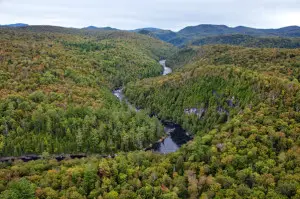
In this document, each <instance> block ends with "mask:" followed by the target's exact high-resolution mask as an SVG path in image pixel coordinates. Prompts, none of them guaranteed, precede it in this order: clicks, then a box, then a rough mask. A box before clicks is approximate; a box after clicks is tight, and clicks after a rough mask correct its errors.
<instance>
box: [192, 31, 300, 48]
mask: <svg viewBox="0 0 300 199" xmlns="http://www.w3.org/2000/svg"><path fill="white" fill-rule="evenodd" d="M212 44H228V45H236V46H245V47H255V48H299V47H300V39H298V38H283V37H253V36H250V35H242V34H233V35H220V36H214V37H205V38H202V39H196V40H194V41H193V42H192V45H199V46H202V45H212Z"/></svg>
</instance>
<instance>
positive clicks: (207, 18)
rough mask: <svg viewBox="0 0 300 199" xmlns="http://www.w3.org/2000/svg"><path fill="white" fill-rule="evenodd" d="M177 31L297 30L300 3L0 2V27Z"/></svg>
mask: <svg viewBox="0 0 300 199" xmlns="http://www.w3.org/2000/svg"><path fill="white" fill-rule="evenodd" d="M12 23H27V24H30V25H57V26H64V27H75V28H82V27H86V26H90V25H93V26H97V27H106V26H110V27H114V28H119V29H124V30H129V29H136V28H143V27H157V28H163V29H170V30H174V31H177V30H180V29H182V28H184V27H186V26H192V25H198V24H224V25H228V26H230V27H235V26H239V25H243V26H249V27H255V28H279V27H284V26H290V25H300V0H247V1H245V0H105V1H104V0H0V24H12Z"/></svg>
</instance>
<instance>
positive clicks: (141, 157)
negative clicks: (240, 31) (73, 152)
mask: <svg viewBox="0 0 300 199" xmlns="http://www.w3.org/2000/svg"><path fill="white" fill-rule="evenodd" d="M213 48H215V52H218V50H217V49H218V48H220V49H221V50H220V51H221V52H222V48H221V46H219V47H216V46H215V47H213ZM224 48H229V47H224ZM246 50H248V49H246ZM250 50H252V49H250ZM265 51H267V52H269V55H268V56H266V55H263V56H261V57H259V58H258V59H257V60H256V62H257V63H259V64H261V66H267V65H273V64H275V65H276V63H279V62H281V64H283V65H285V64H288V63H289V59H290V58H289V57H282V58H280V59H276V61H270V62H269V61H266V60H273V59H274V58H273V57H272V55H273V54H272V49H265ZM210 52H212V51H210ZM294 53H295V52H294ZM280 54H281V53H280ZM200 55H201V54H200ZM216 55H218V54H216ZM253 55H254V56H258V55H255V51H253ZM211 56H212V58H209V56H207V57H206V61H207V62H209V63H211V62H215V61H216V60H214V59H213V58H214V57H213V54H211ZM200 59H201V58H200ZM194 60H199V59H198V58H196V57H194ZM217 63H218V64H217V65H208V64H203V63H201V62H197V61H195V62H194V61H191V62H190V63H189V64H188V65H187V66H185V67H183V69H181V71H180V72H175V73H174V74H171V75H168V76H165V77H156V78H149V79H145V80H141V81H138V82H137V83H130V84H129V85H128V86H127V89H126V94H127V95H128V96H129V97H130V99H132V100H133V99H134V100H133V101H135V100H136V102H137V104H138V105H140V106H143V107H145V108H148V109H149V111H157V113H158V114H159V116H161V117H165V118H171V119H172V120H177V121H179V122H181V123H182V124H183V125H185V126H186V127H187V128H189V129H190V130H191V132H192V133H194V134H195V138H194V140H193V141H192V142H190V143H188V144H187V145H185V146H183V147H182V148H181V149H180V150H179V151H177V152H176V153H173V154H168V155H159V154H155V153H151V152H131V153H126V154H125V153H120V154H118V156H117V157H115V158H114V159H112V158H97V157H95V158H92V157H91V158H88V159H83V160H66V161H62V162H56V161H53V160H39V161H36V162H31V163H28V164H25V163H20V162H16V163H13V166H10V165H5V166H3V167H4V168H3V169H0V177H1V179H3V180H2V181H0V183H1V186H0V187H3V188H2V189H3V190H5V191H3V192H2V193H1V195H0V196H1V197H2V198H9V196H11V195H12V194H22V193H23V194H24V192H25V193H26V194H28V195H30V196H32V197H33V196H34V191H35V196H36V197H39V198H47V197H50V196H51V197H54V198H55V197H56V198H59V197H65V198H79V199H81V198H82V199H83V198H85V197H89V198H97V197H100V198H104V199H110V198H154V197H155V198H175V199H177V198H236V199H238V198H249V199H250V198H261V199H263V198H284V199H288V198H298V197H299V196H300V195H299V192H298V190H299V186H300V183H299V182H300V180H299V176H300V173H299V168H300V156H299V139H300V138H299V135H300V134H299V133H300V125H299V124H300V112H299V110H300V95H299V93H300V84H299V83H298V82H297V81H291V80H289V78H288V76H287V75H285V74H284V73H281V72H280V71H279V73H278V72H276V73H275V72H274V71H272V67H271V68H268V67H264V72H262V71H257V70H256V69H252V68H248V67H247V66H243V64H241V66H234V65H225V64H221V62H217ZM269 72H270V74H269ZM275 74H277V75H279V76H277V75H275ZM201 109H204V111H200V110H201ZM194 110H196V111H194ZM201 112H202V114H200V113H201ZM12 176H13V178H15V179H16V180H12ZM22 177H23V178H22ZM20 178H22V179H21V180H20ZM20 186H21V187H22V191H20V189H18V187H20Z"/></svg>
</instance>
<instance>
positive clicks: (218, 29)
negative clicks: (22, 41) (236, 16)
mask: <svg viewBox="0 0 300 199" xmlns="http://www.w3.org/2000/svg"><path fill="white" fill-rule="evenodd" d="M27 26H29V25H28V24H23V23H18V24H9V25H2V26H1V25H0V27H12V28H18V27H27ZM48 28H49V27H48ZM82 30H92V31H116V30H120V29H116V28H112V27H96V26H88V27H85V28H82ZM120 31H121V30H120ZM128 31H129V32H136V33H140V34H144V35H148V36H151V37H154V38H157V39H160V40H163V41H165V42H168V43H171V44H173V45H175V46H185V45H189V44H193V45H205V44H235V43H243V44H244V45H248V44H249V45H250V44H251V45H252V43H253V42H255V43H259V42H260V41H263V42H268V43H270V42H274V41H275V40H274V38H276V39H277V40H276V42H278V41H279V40H278V38H284V39H286V38H289V39H293V38H297V37H300V27H299V26H288V27H284V28H279V29H257V28H250V27H245V26H237V27H228V26H226V25H212V24H201V25H198V26H188V27H185V28H183V29H182V30H180V31H178V32H174V31H171V30H164V29H159V28H154V27H147V28H140V29H135V30H128ZM246 36H248V37H246ZM249 36H251V37H249ZM257 38H263V39H257ZM264 38H272V40H270V39H268V40H266V39H264ZM237 39H238V40H237ZM285 41H287V40H285ZM288 42H290V44H289V46H295V45H294V41H288ZM297 43H298V41H297ZM271 46H272V45H271ZM275 46H277V45H275ZM296 46H298V44H297V45H296Z"/></svg>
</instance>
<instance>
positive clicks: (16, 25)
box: [0, 23, 29, 28]
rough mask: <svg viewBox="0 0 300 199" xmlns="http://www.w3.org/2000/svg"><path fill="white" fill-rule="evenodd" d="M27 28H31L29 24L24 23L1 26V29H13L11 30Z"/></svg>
mask: <svg viewBox="0 0 300 199" xmlns="http://www.w3.org/2000/svg"><path fill="white" fill-rule="evenodd" d="M26 26H29V25H28V24H24V23H16V24H7V25H0V27H11V28H18V27H26Z"/></svg>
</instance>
